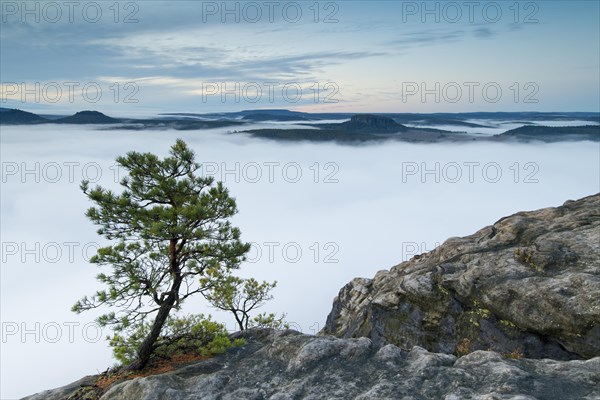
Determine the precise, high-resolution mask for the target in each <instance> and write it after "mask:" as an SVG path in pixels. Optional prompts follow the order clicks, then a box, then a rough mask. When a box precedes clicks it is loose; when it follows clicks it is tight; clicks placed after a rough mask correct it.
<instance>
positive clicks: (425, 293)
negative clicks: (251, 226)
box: [322, 194, 600, 360]
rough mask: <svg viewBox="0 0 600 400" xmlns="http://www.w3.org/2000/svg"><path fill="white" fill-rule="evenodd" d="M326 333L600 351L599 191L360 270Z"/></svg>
mask: <svg viewBox="0 0 600 400" xmlns="http://www.w3.org/2000/svg"><path fill="white" fill-rule="evenodd" d="M322 333H323V334H330V335H335V336H337V337H341V338H353V337H367V338H370V339H371V340H372V341H373V342H374V343H375V344H377V345H385V344H388V343H391V344H394V345H397V346H398V347H401V348H403V349H411V348H412V347H413V346H421V347H423V348H425V349H427V350H429V351H431V352H439V353H448V354H458V355H461V354H464V353H466V352H471V351H475V350H493V351H496V352H498V353H501V354H508V353H513V354H517V353H520V354H522V355H524V356H525V357H527V358H552V359H557V360H571V359H588V358H592V357H596V356H600V195H599V194H597V195H594V196H590V197H586V198H583V199H580V200H577V201H568V202H566V203H565V204H564V205H562V206H560V207H555V208H545V209H542V210H537V211H531V212H519V213H516V214H514V215H511V216H509V217H505V218H502V219H500V220H499V221H498V222H496V223H495V224H494V225H491V226H487V227H485V228H483V229H481V230H479V231H478V232H476V233H474V234H473V235H470V236H467V237H462V238H450V239H448V240H447V241H446V242H444V244H443V245H441V246H440V247H438V248H437V249H435V250H433V251H431V252H429V253H426V254H423V255H420V256H416V257H413V258H412V259H411V260H409V261H407V262H403V263H401V264H399V265H396V266H395V267H393V268H391V269H390V270H389V271H387V270H386V271H380V272H378V273H377V274H376V275H375V277H374V278H373V279H364V278H357V279H354V280H353V281H351V282H350V283H348V284H347V285H346V286H345V287H344V288H342V289H341V291H340V293H339V295H338V296H337V297H336V299H335V300H334V303H333V309H332V311H331V313H330V314H329V316H328V318H327V323H326V325H325V327H324V328H323V331H322Z"/></svg>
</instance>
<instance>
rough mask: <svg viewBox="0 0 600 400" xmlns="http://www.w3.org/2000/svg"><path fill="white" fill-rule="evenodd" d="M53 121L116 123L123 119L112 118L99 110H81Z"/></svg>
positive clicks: (64, 122) (58, 122)
mask: <svg viewBox="0 0 600 400" xmlns="http://www.w3.org/2000/svg"><path fill="white" fill-rule="evenodd" d="M53 122H54V123H56V124H116V123H119V122H121V120H119V119H116V118H111V117H109V116H106V115H104V114H102V113H101V112H98V111H80V112H78V113H77V114H75V115H71V116H70V117H65V118H59V119H57V120H54V121H53Z"/></svg>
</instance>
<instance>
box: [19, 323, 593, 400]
mask: <svg viewBox="0 0 600 400" xmlns="http://www.w3.org/2000/svg"><path fill="white" fill-rule="evenodd" d="M247 341H248V343H247V344H246V345H244V346H242V347H239V348H235V349H232V350H230V351H228V352H227V353H226V354H223V355H220V356H218V357H215V358H213V359H210V360H205V361H200V362H197V363H195V364H191V365H189V366H186V367H183V368H180V369H177V370H175V371H171V372H168V373H164V374H161V375H154V376H149V377H144V378H136V379H133V380H130V381H126V382H122V383H119V384H116V385H114V386H113V387H111V388H110V389H109V390H108V391H107V392H106V393H104V395H103V396H102V397H101V400H123V399H127V400H158V399H169V400H183V399H197V400H217V399H219V400H221V399H223V400H225V399H228V400H242V399H243V400H252V399H256V400H262V399H269V400H296V399H298V400H299V399H311V400H318V399H322V400H336V399H339V400H349V399H355V400H390V399H407V400H408V399H410V400H415V399H447V400H450V399H456V400H458V399H460V400H464V399H529V400H531V399H539V400H542V399H543V400H552V399H556V400H559V399H560V400H564V399H589V400H591V399H597V398H598V396H599V395H600V388H599V385H598V384H599V383H600V358H594V359H592V360H586V361H555V360H548V359H546V360H526V359H520V360H512V359H507V358H504V357H502V356H500V355H499V354H497V353H493V352H486V351H476V352H474V353H471V354H469V355H466V356H464V357H461V358H458V359H457V358H456V357H455V356H452V355H448V354H435V353H430V352H428V351H427V350H425V349H423V348H420V347H414V348H413V349H412V350H411V351H409V352H407V351H404V350H401V349H400V348H398V347H396V346H394V345H386V346H384V347H382V348H376V347H375V346H373V345H372V343H371V341H370V340H369V339H365V338H362V339H338V338H332V337H324V336H309V335H303V334H300V333H298V332H295V331H283V332H276V331H270V330H253V331H250V332H248V333H247ZM290 367H292V368H290ZM61 393H62V394H64V393H63V392H61ZM52 396H53V395H52V394H48V393H46V394H42V395H38V396H37V397H32V398H29V399H28V400H31V399H36V400H40V399H55V398H59V397H56V396H54V397H52ZM63 398H66V397H63Z"/></svg>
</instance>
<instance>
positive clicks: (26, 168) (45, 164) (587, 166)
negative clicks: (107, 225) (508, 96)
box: [0, 124, 600, 398]
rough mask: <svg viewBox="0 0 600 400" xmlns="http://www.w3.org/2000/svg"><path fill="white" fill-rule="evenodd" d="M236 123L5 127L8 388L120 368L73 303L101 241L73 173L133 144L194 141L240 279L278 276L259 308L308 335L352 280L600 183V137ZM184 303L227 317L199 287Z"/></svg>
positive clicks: (112, 177)
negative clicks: (407, 135) (283, 133)
mask: <svg viewBox="0 0 600 400" xmlns="http://www.w3.org/2000/svg"><path fill="white" fill-rule="evenodd" d="M262 126H263V125H260V124H257V125H256V127H262ZM234 129H235V128H223V129H214V130H210V131H143V132H136V131H119V130H114V131H113V130H111V131H104V130H95V129H93V128H82V127H80V126H35V127H12V126H3V127H2V142H1V144H2V149H1V155H2V193H1V217H2V228H1V229H2V231H1V234H2V268H1V287H0V291H1V308H2V310H1V311H2V354H3V357H2V368H1V369H2V382H3V385H2V393H1V397H2V398H15V397H20V396H24V395H27V394H32V393H34V392H38V391H40V390H44V389H48V388H52V387H56V386H60V385H63V384H65V383H66V382H70V381H73V380H76V379H79V378H80V377H81V376H82V375H83V374H92V373H97V372H99V371H100V372H101V371H103V370H104V369H106V368H107V367H109V366H111V365H112V364H114V360H113V359H112V355H111V349H110V348H109V346H108V343H107V342H106V341H105V340H104V338H105V336H106V335H108V334H109V333H110V331H109V330H108V329H105V330H104V331H101V330H100V329H99V328H98V327H96V326H95V324H94V323H93V321H94V318H95V317H96V316H97V315H98V314H94V313H92V312H86V313H83V314H81V315H76V314H74V313H72V312H70V308H71V306H72V305H73V304H74V302H75V301H76V300H78V299H79V298H81V297H83V296H84V295H91V294H93V293H94V292H95V291H96V290H98V289H99V288H100V285H99V283H97V281H96V280H95V275H96V274H97V273H99V272H101V271H100V270H99V269H98V268H97V267H96V266H94V265H92V264H89V262H87V261H88V259H89V257H90V256H91V255H93V254H94V250H95V249H96V248H98V246H101V245H103V244H105V243H106V242H105V241H104V239H103V238H101V237H99V236H97V235H96V229H97V228H96V226H94V225H93V224H92V223H91V222H90V221H88V220H87V218H86V217H85V216H84V212H85V210H86V209H87V208H88V207H90V206H91V205H92V204H91V203H90V202H88V201H87V199H86V197H85V196H84V195H83V193H82V192H81V190H80V188H79V184H80V182H81V180H82V179H88V180H90V181H91V182H92V184H95V183H97V184H100V185H102V186H105V187H111V188H114V189H115V190H120V189H119V185H118V180H119V178H120V177H122V176H123V171H121V170H119V169H118V168H117V166H116V165H115V162H114V159H115V157H117V156H119V155H123V154H125V153H126V152H128V151H131V150H135V151H140V152H146V151H149V152H152V153H155V154H157V155H159V156H161V157H164V156H166V155H167V153H168V150H169V148H170V146H171V145H173V143H174V142H175V140H176V139H177V138H182V139H184V140H185V141H186V142H187V143H188V145H190V147H191V148H192V149H193V150H194V151H195V152H196V160H197V161H198V162H199V163H201V164H202V167H201V170H200V172H201V173H202V174H204V175H211V176H214V177H215V179H216V180H221V181H223V182H224V184H225V186H226V187H228V188H229V189H230V193H231V195H232V196H233V197H235V198H236V201H237V206H238V209H239V213H238V214H237V215H236V216H235V217H234V219H233V223H234V225H236V226H238V227H239V228H240V229H241V231H242V239H243V240H244V241H246V242H251V243H252V249H251V251H250V253H249V254H248V258H249V260H248V261H247V262H245V263H243V264H242V266H241V269H240V270H239V275H240V276H243V277H255V278H256V279H258V280H269V281H273V280H277V281H278V286H277V288H276V289H275V290H274V292H273V294H274V296H275V298H274V300H272V301H271V302H269V303H267V305H266V306H265V307H264V309H262V310H260V311H266V312H276V313H283V312H285V313H286V314H287V318H286V319H287V321H288V322H290V324H291V325H292V328H294V329H297V330H301V331H302V332H305V333H316V332H318V331H319V330H320V329H321V328H322V327H323V325H324V322H325V319H326V317H327V314H328V313H329V311H330V308H331V303H332V300H333V298H334V297H335V296H336V295H337V293H338V291H339V289H340V288H341V287H342V286H344V285H345V284H346V283H347V282H349V281H350V280H351V279H352V278H354V277H367V278H372V277H373V276H374V274H375V273H376V272H377V271H378V270H380V269H389V268H390V267H392V266H393V265H396V264H398V263H400V262H402V261H405V260H407V259H409V258H411V257H412V256H413V255H416V254H419V253H422V252H426V251H430V250H433V249H434V248H435V247H436V246H437V245H439V244H441V243H443V242H444V241H445V240H446V239H447V238H449V237H452V236H465V235H469V234H471V233H474V232H475V231H477V230H479V229H480V228H482V227H484V226H486V225H490V224H492V223H494V222H495V221H497V220H498V219H499V218H501V217H503V216H506V215H509V214H512V213H515V212H517V211H524V210H534V209H538V208H542V207H549V206H558V205H560V204H562V203H563V202H565V201H566V200H569V199H576V198H580V197H584V196H587V195H591V194H594V193H597V192H598V191H599V190H600V187H599V182H600V173H599V168H598V167H599V163H600V160H599V157H600V156H599V149H600V148H599V143H592V142H566V143H565V142H563V143H556V144H543V143H530V144H506V143H472V144H449V143H440V144H415V145H413V144H407V143H396V142H386V143H381V144H371V145H361V146H350V145H337V144H330V143H318V144H313V143H293V144H288V143H282V142H274V141H265V140H260V139H253V138H250V137H248V136H246V135H244V134H228V132H229V131H232V130H234ZM107 271H108V270H105V271H104V272H107ZM17 305H18V306H17ZM102 311H106V309H104V310H102ZM260 311H259V312H260ZM182 312H183V313H188V312H189V313H191V312H193V313H198V312H203V313H211V314H212V315H213V316H214V317H215V319H216V320H218V321H221V322H224V323H226V325H227V327H228V328H229V329H230V330H235V328H236V326H235V325H234V324H233V320H232V319H231V318H230V317H229V316H228V315H227V314H223V313H219V312H216V311H215V310H213V309H210V308H209V307H207V305H206V302H205V301H204V300H203V299H202V298H201V296H197V297H196V298H193V297H192V298H190V299H189V300H188V301H187V303H186V304H185V306H184V309H183V311H182ZM57 357H60V365H61V367H60V368H53V367H52V366H53V365H55V364H56V363H57ZM27 376H29V377H35V379H34V380H28V379H26V378H24V377H27Z"/></svg>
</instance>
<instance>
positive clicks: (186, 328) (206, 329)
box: [110, 314, 241, 365]
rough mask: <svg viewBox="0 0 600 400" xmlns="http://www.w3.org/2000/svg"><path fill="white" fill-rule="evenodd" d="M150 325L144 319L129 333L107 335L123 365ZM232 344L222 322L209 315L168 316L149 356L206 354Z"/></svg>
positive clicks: (132, 356)
mask: <svg viewBox="0 0 600 400" xmlns="http://www.w3.org/2000/svg"><path fill="white" fill-rule="evenodd" d="M150 327H151V324H150V323H145V324H143V325H140V327H139V328H138V329H137V330H136V331H134V332H133V333H132V334H131V335H130V336H129V337H123V336H121V335H120V334H119V333H115V334H114V336H113V337H112V338H110V346H111V347H112V348H113V354H114V357H115V358H116V359H117V360H118V361H119V362H120V363H121V364H123V365H127V364H129V363H131V362H133V361H134V360H135V359H136V355H137V354H136V352H137V349H138V347H139V345H140V344H141V343H142V340H144V338H145V337H146V336H147V335H148V332H149V331H150ZM237 343H238V344H240V343H241V342H237ZM234 344H235V342H234V343H232V342H231V341H230V340H229V337H228V332H227V330H226V329H225V326H224V325H222V324H219V323H218V322H215V321H213V320H212V319H211V317H210V316H208V317H205V316H204V315H202V314H200V315H189V316H187V317H181V318H180V317H170V318H169V319H168V320H167V322H166V324H165V326H164V327H163V333H162V335H161V336H160V337H159V338H158V339H157V340H156V343H155V350H154V352H153V356H152V357H153V358H154V359H156V358H159V359H169V358H171V357H173V356H174V355H177V354H184V353H192V354H199V355H203V356H210V355H213V354H219V353H223V352H224V351H225V350H227V349H228V348H229V347H232V346H233V345H234Z"/></svg>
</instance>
